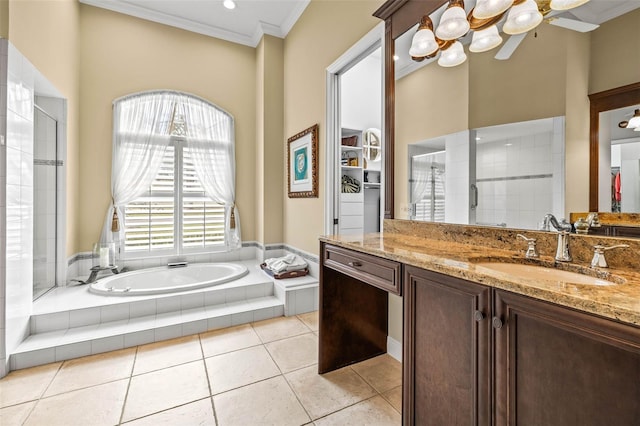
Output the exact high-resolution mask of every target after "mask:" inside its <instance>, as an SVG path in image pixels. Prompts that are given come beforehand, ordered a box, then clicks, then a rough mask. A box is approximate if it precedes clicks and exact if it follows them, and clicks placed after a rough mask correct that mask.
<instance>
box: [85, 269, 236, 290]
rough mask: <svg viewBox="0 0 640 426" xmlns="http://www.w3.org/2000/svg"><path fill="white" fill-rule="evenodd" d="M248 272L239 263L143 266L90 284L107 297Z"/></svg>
mask: <svg viewBox="0 0 640 426" xmlns="http://www.w3.org/2000/svg"><path fill="white" fill-rule="evenodd" d="M248 273H249V270H248V269H247V267H246V266H245V265H242V264H238V263H194V264H190V265H188V266H184V267H174V268H169V267H167V266H162V267H159V268H150V269H141V270H139V271H132V272H125V273H122V274H117V275H113V276H109V277H106V278H101V279H99V280H98V281H96V282H94V283H92V284H90V287H89V291H90V292H91V293H96V294H102V295H105V296H140V295H148V294H164V293H175V292H179V291H188V290H194V289H198V288H203V287H211V286H215V285H218V284H223V283H226V282H229V281H233V280H236V279H238V278H241V277H243V276H245V275H247V274H248Z"/></svg>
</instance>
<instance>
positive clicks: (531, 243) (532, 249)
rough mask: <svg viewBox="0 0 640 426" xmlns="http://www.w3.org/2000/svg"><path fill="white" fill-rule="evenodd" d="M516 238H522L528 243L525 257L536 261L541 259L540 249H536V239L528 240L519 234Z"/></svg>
mask: <svg viewBox="0 0 640 426" xmlns="http://www.w3.org/2000/svg"><path fill="white" fill-rule="evenodd" d="M516 237H521V238H522V239H524V240H525V241H526V242H527V252H526V253H525V254H524V257H526V258H528V259H535V258H538V257H540V255H539V254H538V249H537V247H536V239H535V238H527V237H525V236H524V235H522V234H517V235H516Z"/></svg>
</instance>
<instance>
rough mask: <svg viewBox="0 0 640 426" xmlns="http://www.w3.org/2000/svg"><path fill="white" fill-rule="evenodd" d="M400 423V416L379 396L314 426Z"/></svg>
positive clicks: (333, 415)
mask: <svg viewBox="0 0 640 426" xmlns="http://www.w3.org/2000/svg"><path fill="white" fill-rule="evenodd" d="M401 421H402V417H401V416H400V414H399V413H398V412H397V411H396V410H394V409H393V407H392V406H391V405H390V404H389V403H388V402H387V401H385V400H384V399H383V398H382V397H381V396H376V397H374V398H371V399H368V400H366V401H363V402H359V403H358V404H356V405H352V406H351V407H348V408H345V409H344V410H341V411H338V412H337V413H333V414H331V415H329V416H327V417H323V418H321V419H318V420H316V421H315V422H314V423H315V425H316V426H334V425H335V426H350V425H353V426H362V425H367V426H395V425H400V423H401Z"/></svg>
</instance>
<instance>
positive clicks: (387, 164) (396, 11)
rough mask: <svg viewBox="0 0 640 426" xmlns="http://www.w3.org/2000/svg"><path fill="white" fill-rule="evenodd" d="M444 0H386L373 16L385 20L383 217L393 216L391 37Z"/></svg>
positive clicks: (393, 106) (393, 94) (411, 25)
mask: <svg viewBox="0 0 640 426" xmlns="http://www.w3.org/2000/svg"><path fill="white" fill-rule="evenodd" d="M446 2H447V1H446V0H388V1H387V2H385V3H384V4H383V5H382V6H381V7H380V8H379V9H378V10H376V11H375V12H374V13H373V16H375V17H377V18H380V19H383V20H384V21H385V49H384V69H385V78H384V79H385V81H384V88H385V110H384V111H385V112H384V123H385V126H384V141H385V147H384V152H385V159H384V188H385V189H384V218H385V219H393V218H394V217H395V202H394V200H395V180H394V171H395V139H394V134H395V65H394V61H393V55H394V54H395V43H394V41H395V39H396V38H397V37H399V36H400V35H401V34H403V33H404V32H405V31H407V30H408V29H409V28H411V27H413V26H414V25H415V24H417V23H418V22H419V21H420V18H421V17H422V16H423V15H429V14H430V13H432V12H433V11H435V10H436V9H438V8H439V7H441V6H442V5H443V4H445V3H446Z"/></svg>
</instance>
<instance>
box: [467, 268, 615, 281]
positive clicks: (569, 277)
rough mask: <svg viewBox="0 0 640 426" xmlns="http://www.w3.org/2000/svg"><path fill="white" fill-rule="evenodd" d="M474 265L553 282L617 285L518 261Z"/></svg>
mask: <svg viewBox="0 0 640 426" xmlns="http://www.w3.org/2000/svg"><path fill="white" fill-rule="evenodd" d="M475 265H476V267H481V268H485V269H489V270H491V271H495V272H501V273H504V274H509V275H515V276H518V277H522V278H526V279H532V280H543V281H553V282H564V283H568V284H583V285H585V284H586V285H596V286H609V285H618V284H619V283H617V282H614V281H609V280H605V279H602V278H597V277H592V276H590V275H584V274H579V273H577V272H571V271H564V270H562V269H556V268H549V267H546V266H540V265H529V264H520V263H502V262H480V263H476V264H475Z"/></svg>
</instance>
